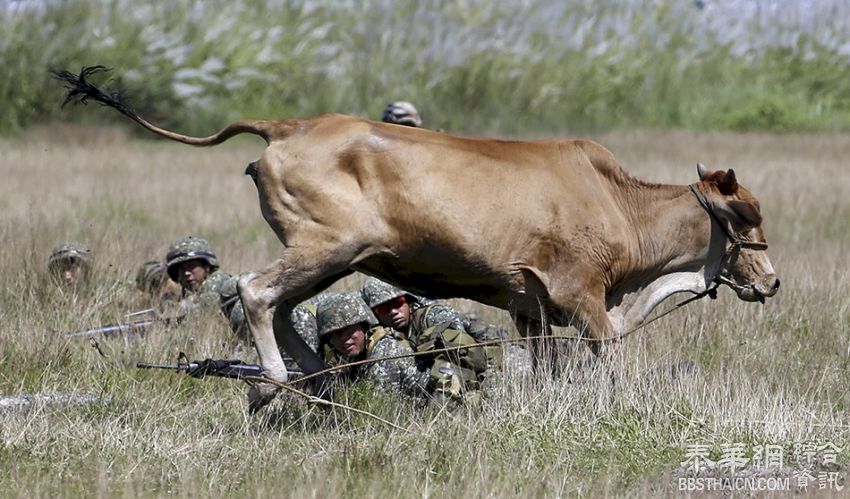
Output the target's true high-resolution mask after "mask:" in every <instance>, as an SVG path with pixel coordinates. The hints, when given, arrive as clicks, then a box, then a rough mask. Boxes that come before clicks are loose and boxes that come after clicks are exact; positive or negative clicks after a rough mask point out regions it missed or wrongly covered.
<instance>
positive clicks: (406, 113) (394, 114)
mask: <svg viewBox="0 0 850 499" xmlns="http://www.w3.org/2000/svg"><path fill="white" fill-rule="evenodd" d="M381 121H383V122H384V123H394V124H396V125H406V126H412V127H415V128H419V127H421V126H422V118H420V117H419V111H417V110H416V108H415V107H413V104H411V103H409V102H407V101H403V100H400V101H395V102H390V103H389V104H387V108H386V109H384V114H383V115H382V116H381Z"/></svg>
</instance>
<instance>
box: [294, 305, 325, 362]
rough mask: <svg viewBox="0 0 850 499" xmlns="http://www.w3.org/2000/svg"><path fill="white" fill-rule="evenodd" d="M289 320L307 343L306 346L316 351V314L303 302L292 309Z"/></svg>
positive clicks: (317, 331)
mask: <svg viewBox="0 0 850 499" xmlns="http://www.w3.org/2000/svg"><path fill="white" fill-rule="evenodd" d="M313 310H315V308H314V309H313ZM289 320H290V322H292V327H293V328H294V329H295V332H296V333H298V336H300V337H301V339H303V340H304V342H305V343H307V346H309V347H310V348H312V349H313V351H314V352H318V351H319V326H318V324H317V323H316V316H315V315H314V314H313V313H312V312H310V310H309V309H308V308H307V307H306V306H304V304H301V305H298V306H297V307H295V309H294V310H292V314H291V315H290V316H289Z"/></svg>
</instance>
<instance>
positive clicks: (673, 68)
mask: <svg viewBox="0 0 850 499" xmlns="http://www.w3.org/2000/svg"><path fill="white" fill-rule="evenodd" d="M3 5H4V7H3V8H2V10H0V26H2V29H0V62H2V67H3V73H4V77H3V78H2V79H0V99H2V101H3V103H4V105H3V106H0V132H5V133H9V132H13V131H15V130H19V129H21V128H23V127H26V126H29V125H32V124H34V123H38V122H42V121H46V120H56V119H62V120H67V119H75V120H77V119H78V120H111V119H115V118H116V116H111V115H109V113H90V112H88V113H79V114H80V116H77V115H75V114H74V113H72V112H69V111H67V110H66V111H62V110H60V108H59V103H60V102H61V99H62V97H61V89H60V85H58V83H57V82H55V81H52V80H51V79H50V78H49V76H48V70H49V69H51V68H58V69H72V70H76V69H78V68H79V67H81V66H83V65H92V64H104V65H107V66H110V67H113V68H115V72H114V76H115V79H116V81H115V82H113V83H114V84H116V85H118V86H120V87H122V88H124V89H125V90H126V91H127V93H128V94H129V95H130V96H131V103H132V104H133V106H134V107H135V108H136V109H137V110H138V111H139V112H140V113H141V114H142V115H144V116H147V117H149V118H150V119H152V120H154V121H156V122H158V123H161V124H163V125H165V126H168V127H174V128H177V129H179V130H181V131H184V132H189V133H207V132H210V131H211V130H213V129H216V128H218V127H219V126H221V125H223V124H224V123H225V122H226V121H228V120H231V119H234V118H237V117H255V118H278V117H287V116H304V115H312V114H317V113H322V112H344V113H351V114H358V115H362V116H367V117H372V118H376V117H377V116H378V114H379V112H380V110H381V109H382V108H383V106H384V105H385V104H386V102H388V101H389V100H392V99H399V98H403V99H407V100H411V101H413V102H415V103H416V104H417V106H418V107H420V111H421V112H422V114H423V116H424V118H425V120H426V125H427V126H429V127H434V128H437V127H441V128H445V129H448V130H452V131H471V130H475V131H476V132H482V131H489V132H496V133H515V132H518V131H523V132H524V133H533V132H555V131H563V130H566V129H572V130H602V129H615V128H625V127H634V126H640V127H656V128H692V129H731V130H769V131H791V130H847V129H850V112H848V108H850V77H849V76H850V65H848V56H847V49H846V46H847V43H848V41H850V40H848V39H847V33H848V30H847V29H846V28H847V26H845V24H846V23H845V21H843V20H842V19H847V18H850V16H848V15H847V14H848V13H849V12H848V7H847V6H845V5H843V3H842V2H838V1H837V0H836V1H831V0H827V1H825V2H817V3H816V4H815V5H809V3H806V2H799V3H798V2H794V1H791V0H789V1H787V2H771V3H769V4H768V3H763V2H743V1H736V2H723V3H722V5H721V3H720V2H711V1H706V2H699V3H698V4H697V3H691V2H685V1H682V2H641V1H638V0H625V1H613V0H604V1H597V2H558V1H550V2H533V3H532V4H531V5H526V4H525V3H523V2H510V3H507V2H488V1H480V0H476V1H469V2H452V1H435V2H414V1H391V0H373V1H364V2H322V1H318V0H288V1H285V0H277V1H269V2H248V1H244V0H230V1H205V2H201V1H192V0H175V1H172V2H167V3H163V2H152V1H148V0H142V1H133V2H130V1H127V0H102V1H74V0H69V1H63V2H53V1H49V0H43V1H22V2H9V3H4V4H3Z"/></svg>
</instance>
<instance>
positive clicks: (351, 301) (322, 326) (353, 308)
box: [316, 293, 378, 338]
mask: <svg viewBox="0 0 850 499" xmlns="http://www.w3.org/2000/svg"><path fill="white" fill-rule="evenodd" d="M316 322H317V323H318V325H319V337H320V338H321V337H323V336H325V335H327V334H329V333H332V332H334V331H336V330H338V329H342V328H344V327H348V326H353V325H355V324H362V323H366V324H367V325H368V327H372V326H377V325H378V319H376V318H375V315H374V314H372V311H371V310H369V307H367V306H366V303H365V302H364V301H363V299H362V298H360V296H359V295H358V294H357V293H338V294H334V295H330V296H328V297H327V298H325V299H323V300H322V301H321V302H320V303H319V305H318V307H317V308H316Z"/></svg>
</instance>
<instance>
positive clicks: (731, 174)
mask: <svg viewBox="0 0 850 499" xmlns="http://www.w3.org/2000/svg"><path fill="white" fill-rule="evenodd" d="M723 181H724V182H726V183H729V184H734V183H736V182H737V181H738V180H737V178H736V177H735V170H733V169H731V168H729V169H728V170H726V175H724V177H723Z"/></svg>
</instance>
